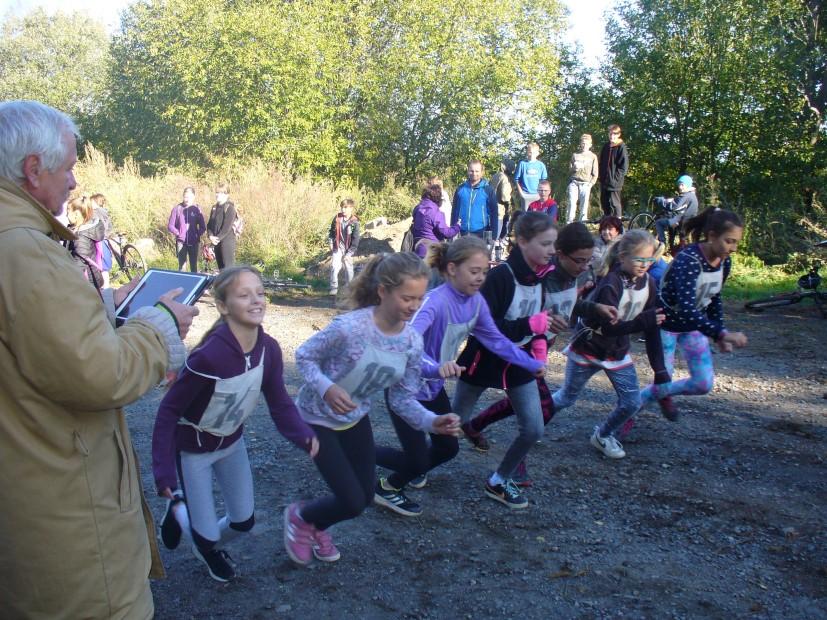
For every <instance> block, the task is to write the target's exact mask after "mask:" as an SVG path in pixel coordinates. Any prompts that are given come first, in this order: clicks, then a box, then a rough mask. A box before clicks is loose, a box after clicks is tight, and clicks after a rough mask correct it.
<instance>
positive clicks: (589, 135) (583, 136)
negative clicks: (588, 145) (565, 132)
mask: <svg viewBox="0 0 827 620" xmlns="http://www.w3.org/2000/svg"><path fill="white" fill-rule="evenodd" d="M580 139H581V140H588V141H589V142H591V141H592V134H590V133H584V134H583V135H581V136H580Z"/></svg>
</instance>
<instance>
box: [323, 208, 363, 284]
mask: <svg viewBox="0 0 827 620" xmlns="http://www.w3.org/2000/svg"><path fill="white" fill-rule="evenodd" d="M355 208H356V203H355V202H354V200H353V199H352V198H345V199H344V200H343V201H342V202H340V203H339V213H338V215H336V217H334V218H333V221H332V222H331V223H330V232H329V233H328V235H327V241H328V244H329V245H330V294H331V295H336V294H338V292H339V272H340V271H341V270H342V266H344V268H345V282H346V283H349V282H350V281H351V280H353V255H354V254H356V250H357V249H359V218H357V217H356V216H355V215H354V213H353V212H354V209H355Z"/></svg>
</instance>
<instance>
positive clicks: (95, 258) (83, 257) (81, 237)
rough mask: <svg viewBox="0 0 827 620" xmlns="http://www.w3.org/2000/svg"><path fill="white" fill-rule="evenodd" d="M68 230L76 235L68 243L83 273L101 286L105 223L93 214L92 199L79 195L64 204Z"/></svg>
mask: <svg viewBox="0 0 827 620" xmlns="http://www.w3.org/2000/svg"><path fill="white" fill-rule="evenodd" d="M66 215H67V217H68V218H69V230H71V231H72V232H73V233H75V237H77V238H76V239H75V240H74V241H73V242H72V243H71V245H70V247H71V250H72V252H73V254H74V256H75V260H76V261H77V263H78V265H80V267H81V269H83V272H84V274H85V275H86V276H87V277H88V278H89V281H90V282H92V283H93V284H94V285H95V286H96V287H98V288H100V287H102V286H103V276H102V275H101V269H102V265H103V262H102V260H101V259H102V255H101V253H100V242H101V241H103V239H104V234H105V230H106V228H105V225H104V223H103V221H102V220H100V219H99V218H98V217H96V216H95V213H94V207H93V203H92V200H91V199H90V198H89V197H88V196H81V197H80V198H75V199H73V200H70V201H69V204H68V205H67V206H66Z"/></svg>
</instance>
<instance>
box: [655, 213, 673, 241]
mask: <svg viewBox="0 0 827 620" xmlns="http://www.w3.org/2000/svg"><path fill="white" fill-rule="evenodd" d="M655 228H656V229H657V231H658V241H660V242H661V243H666V231H667V230H669V229H670V228H671V226H670V225H669V218H668V217H662V218H660V219H659V220H655Z"/></svg>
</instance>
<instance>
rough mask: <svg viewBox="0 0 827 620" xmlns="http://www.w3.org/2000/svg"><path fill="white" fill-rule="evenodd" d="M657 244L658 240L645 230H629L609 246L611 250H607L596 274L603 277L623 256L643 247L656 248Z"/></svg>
mask: <svg viewBox="0 0 827 620" xmlns="http://www.w3.org/2000/svg"><path fill="white" fill-rule="evenodd" d="M657 244H658V241H657V239H655V238H654V237H653V236H652V234H651V233H650V232H649V231H648V230H644V229H643V228H635V229H632V230H629V231H627V232H626V233H625V234H624V235H623V236H622V237H617V238H616V239H615V240H614V241H612V242H611V244H609V249H608V250H606V254H605V256H604V257H603V262H602V263H601V265H600V267H599V268H598V269H595V273H596V274H597V275H598V276H600V277H603V276H605V275H606V274H607V273H609V270H610V269H611V268H612V265H614V264H615V263H616V262H617V261H618V259H619V258H620V257H621V256H627V255H628V254H629V253H630V252H631V251H632V250H634V249H635V248H638V247H640V246H642V245H646V246H649V247H651V248H656V247H657Z"/></svg>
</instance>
